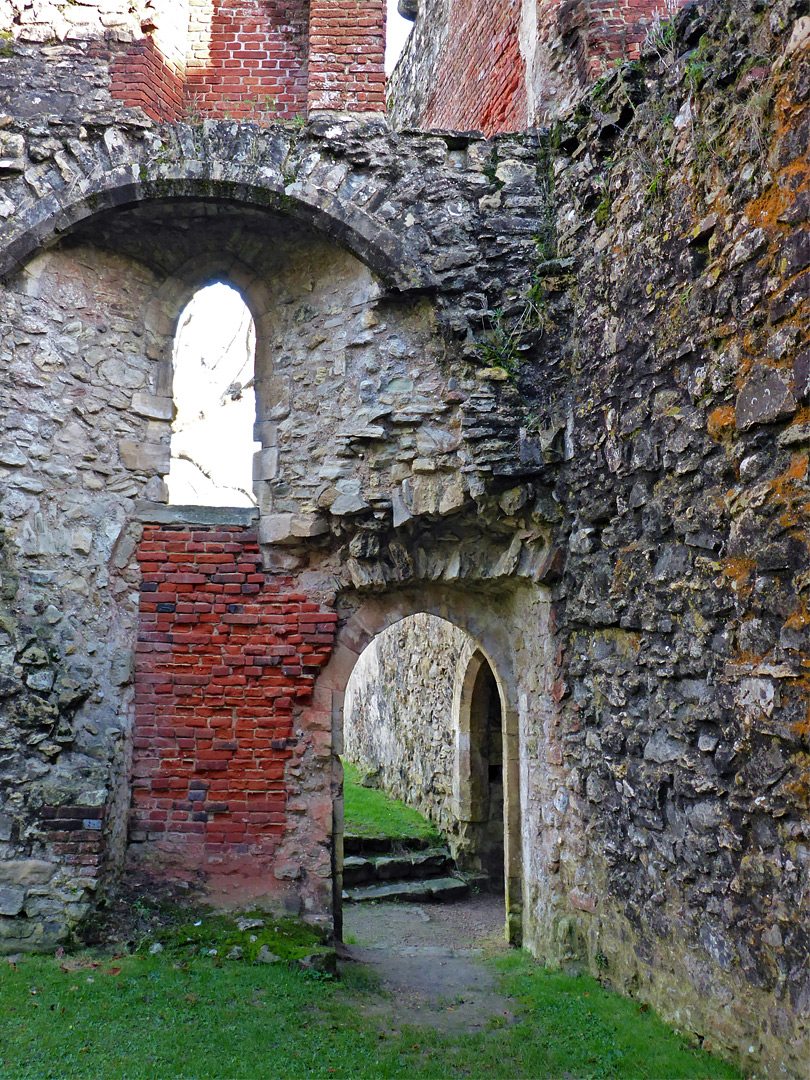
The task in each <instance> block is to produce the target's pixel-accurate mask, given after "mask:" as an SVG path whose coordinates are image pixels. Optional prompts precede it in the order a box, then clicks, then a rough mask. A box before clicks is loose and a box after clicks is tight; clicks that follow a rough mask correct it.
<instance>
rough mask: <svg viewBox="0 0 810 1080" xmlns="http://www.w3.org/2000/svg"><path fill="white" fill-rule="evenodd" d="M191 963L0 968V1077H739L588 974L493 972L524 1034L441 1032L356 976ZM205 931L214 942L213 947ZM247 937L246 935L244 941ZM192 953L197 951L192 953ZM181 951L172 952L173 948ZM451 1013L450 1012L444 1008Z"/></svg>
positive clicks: (65, 960) (153, 958) (88, 957)
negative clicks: (404, 1022) (403, 1022)
mask: <svg viewBox="0 0 810 1080" xmlns="http://www.w3.org/2000/svg"><path fill="white" fill-rule="evenodd" d="M201 925H202V929H200V928H198V930H199V934H198V937H197V939H196V940H195V942H194V943H193V945H192V946H190V951H189V954H188V955H187V956H186V958H183V957H182V956H181V955H180V954H179V952H178V949H179V946H177V947H172V946H171V944H169V945H168V946H167V948H166V949H165V951H164V952H163V953H161V954H160V955H150V954H149V953H148V949H147V948H146V947H145V945H144V947H143V948H142V951H141V953H139V954H135V955H127V956H121V957H118V958H111V957H109V956H107V957H105V956H103V955H101V954H96V955H93V954H90V953H85V954H81V955H76V956H70V957H62V958H61V959H57V958H54V957H26V958H23V959H18V960H17V962H16V964H10V963H6V961H0V1017H1V1018H2V1019H1V1020H0V1076H1V1077H3V1078H4V1080H6V1078H8V1080H11V1078H14V1080H33V1078H37V1080H40V1078H46V1077H47V1078H54V1080H57V1078H58V1080H83V1078H88V1080H89V1078H93V1080H97V1078H101V1077H103V1078H104V1080H180V1078H187V1080H190V1078H195V1080H197V1078H199V1080H254V1078H255V1080H272V1078H276V1077H284V1078H286V1077H290V1078H297V1077H324V1078H328V1077H355V1078H365V1077H368V1078H369V1080H371V1078H375V1080H376V1078H384V1077H426V1078H427V1077H430V1078H434V1077H435V1078H437V1080H439V1078H441V1080H446V1078H449V1077H463V1076H470V1077H487V1078H489V1077H494V1078H504V1080H506V1078H517V1077H529V1078H532V1080H541V1078H544V1077H549V1078H551V1077H561V1076H566V1077H568V1078H570V1080H574V1078H586V1077H593V1078H597V1077H606V1078H607V1077H616V1078H622V1077H624V1078H628V1080H629V1078H634V1080H635V1078H638V1080H643V1078H650V1080H666V1078H673V1080H675V1078H678V1080H686V1078H688V1077H689V1078H695V1080H698V1078H715V1077H716V1078H721V1077H727V1078H734V1077H739V1076H740V1074H739V1073H738V1072H737V1071H736V1070H735V1069H734V1068H732V1067H731V1066H729V1065H725V1064H723V1063H722V1062H718V1061H717V1060H716V1059H713V1058H710V1057H709V1056H708V1055H706V1054H703V1053H702V1052H700V1051H697V1050H694V1049H692V1048H691V1047H690V1046H688V1045H687V1043H686V1042H685V1041H684V1040H683V1039H681V1038H680V1037H679V1036H677V1035H675V1034H673V1033H672V1032H671V1031H670V1030H669V1029H668V1028H666V1027H665V1026H664V1025H663V1024H662V1023H661V1022H660V1021H659V1020H658V1019H657V1018H656V1017H655V1016H654V1014H653V1013H652V1012H650V1011H647V1010H645V1009H644V1008H643V1007H640V1006H639V1005H638V1003H637V1002H632V1001H627V1000H625V999H623V998H620V997H617V996H616V995H614V994H611V993H609V992H608V991H606V990H604V989H603V988H602V987H601V986H600V985H599V984H598V983H597V982H596V981H595V980H593V979H590V978H585V977H583V978H572V977H568V976H563V975H558V974H552V973H549V972H546V971H543V970H542V969H540V968H539V967H538V966H537V965H536V964H535V963H533V962H532V961H531V960H530V959H529V958H527V957H526V956H525V955H523V954H521V953H513V954H510V955H509V956H507V957H501V958H500V959H499V960H497V961H493V962H494V963H496V964H497V966H498V967H499V969H500V971H501V973H502V978H503V989H504V991H505V992H506V993H507V994H510V995H513V997H514V999H515V1005H514V1011H515V1012H516V1013H517V1014H518V1015H519V1016H520V1020H519V1022H518V1023H516V1024H514V1025H512V1026H510V1027H503V1026H499V1019H500V1018H498V1017H494V1018H493V1021H492V1024H491V1028H490V1030H488V1031H482V1032H478V1033H476V1034H468V1033H459V1034H452V1035H447V1034H438V1033H437V1032H436V1031H434V1030H431V1029H427V1028H413V1027H410V1028H408V1027H399V1026H398V1025H397V1023H396V1002H395V1001H391V1002H390V1003H389V1006H390V1011H389V1009H388V1008H386V1007H384V1008H383V1010H382V1012H380V996H379V994H378V993H377V992H376V991H375V989H374V987H373V986H371V985H370V984H369V982H368V980H367V977H365V976H364V974H363V972H362V971H361V972H355V973H353V974H351V975H348V976H346V977H345V978H344V979H343V980H341V981H334V980H327V979H324V978H323V977H314V976H312V975H307V974H306V973H305V972H303V971H299V970H296V969H294V968H292V967H289V966H287V965H286V964H284V963H277V964H251V963H249V962H247V961H245V960H242V961H227V960H224V959H222V958H221V957H220V956H217V957H211V956H209V955H201V953H202V952H203V951H204V949H205V946H206V942H205V941H204V938H205V934H206V930H205V927H206V923H205V921H203V923H202V924H201ZM220 932H221V930H217V929H216V928H214V929H213V930H212V934H213V937H212V939H211V940H214V941H216V942H219V941H220V940H221V939H220V938H219V937H218V936H217V935H218V934H219V933H220ZM245 935H246V936H249V932H248V931H245ZM201 942H202V944H201ZM180 951H182V950H180ZM448 1007H452V1005H448Z"/></svg>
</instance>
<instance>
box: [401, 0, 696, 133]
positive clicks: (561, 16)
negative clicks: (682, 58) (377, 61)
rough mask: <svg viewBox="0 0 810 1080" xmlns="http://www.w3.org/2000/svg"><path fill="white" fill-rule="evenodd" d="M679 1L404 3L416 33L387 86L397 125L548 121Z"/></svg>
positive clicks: (512, 127)
mask: <svg viewBox="0 0 810 1080" xmlns="http://www.w3.org/2000/svg"><path fill="white" fill-rule="evenodd" d="M685 3H686V0H669V2H667V0H633V2H631V3H627V2H619V0H567V2H563V3H560V2H559V0H499V2H497V3H491V2H489V0H409V2H407V3H406V4H404V5H403V4H401V5H400V9H401V10H404V13H405V15H406V17H408V18H413V20H414V27H413V30H412V32H411V35H410V37H409V39H408V41H407V43H406V46H405V50H404V52H403V55H402V57H401V59H400V61H399V63H398V64H397V67H396V69H395V71H394V73H393V75H392V77H391V78H390V80H389V87H388V107H389V110H390V114H391V119H392V122H393V123H394V124H395V125H396V126H397V127H403V128H405V127H414V128H425V127H439V128H451V129H462V130H468V129H470V128H475V129H479V130H481V131H484V132H486V133H487V134H491V133H492V132H495V131H517V130H524V129H526V128H527V127H530V126H532V125H534V124H547V123H549V122H550V120H552V119H553V118H555V117H558V116H562V115H563V114H564V113H565V112H566V111H568V110H570V109H571V107H572V106H573V105H574V104H575V102H576V101H577V99H578V98H579V97H580V96H581V95H582V92H583V90H584V89H585V87H586V86H588V85H590V84H592V83H594V82H595V81H596V80H597V79H598V78H599V77H600V76H602V75H604V74H605V73H607V72H608V71H610V69H611V68H612V67H615V66H616V65H617V64H619V63H622V62H625V63H627V62H633V61H635V60H637V59H638V57H639V55H640V52H641V49H642V47H643V44H644V41H645V39H646V37H647V33H648V31H649V30H650V29H651V28H652V27H653V26H654V23H655V20H656V17H659V18H661V17H663V18H664V21H666V19H667V18H668V17H669V15H670V14H672V12H673V11H675V10H677V9H678V8H680V7H683V5H684V4H685Z"/></svg>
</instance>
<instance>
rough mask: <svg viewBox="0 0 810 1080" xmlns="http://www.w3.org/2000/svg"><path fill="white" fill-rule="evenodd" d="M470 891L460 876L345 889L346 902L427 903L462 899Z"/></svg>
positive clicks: (392, 882) (390, 882) (381, 883)
mask: <svg viewBox="0 0 810 1080" xmlns="http://www.w3.org/2000/svg"><path fill="white" fill-rule="evenodd" d="M469 891H470V886H469V884H468V883H467V882H466V881H464V879H463V878H459V877H440V878H429V879H428V880H426V881H389V882H380V883H378V884H373V885H361V886H359V887H358V888H356V889H344V890H343V899H344V901H345V902H346V903H351V904H357V903H361V902H362V901H372V900H412V901H414V902H420V903H425V902H426V901H431V900H460V899H462V897H465V896H466V895H467V894H468V893H469Z"/></svg>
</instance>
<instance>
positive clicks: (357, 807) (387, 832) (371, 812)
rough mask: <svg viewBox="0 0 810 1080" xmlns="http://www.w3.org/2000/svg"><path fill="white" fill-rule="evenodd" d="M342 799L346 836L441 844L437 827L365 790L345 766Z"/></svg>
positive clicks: (399, 804)
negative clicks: (423, 840) (422, 839)
mask: <svg viewBox="0 0 810 1080" xmlns="http://www.w3.org/2000/svg"><path fill="white" fill-rule="evenodd" d="M343 772H344V779H343V799H344V805H345V815H346V817H345V825H344V830H345V831H346V832H347V833H355V834H356V835H357V836H390V837H392V838H393V839H396V840H403V839H406V838H408V837H411V836H418V837H422V838H424V839H427V840H439V832H438V830H437V829H436V826H435V825H433V824H432V823H431V822H429V821H428V820H427V819H426V818H424V817H422V815H421V814H420V813H418V812H417V811H416V810H412V809H411V808H410V807H409V806H406V805H405V803H402V802H399V801H398V800H397V799H391V798H389V796H388V795H384V794H383V793H382V792H381V791H377V790H376V788H367V787H363V786H362V785H361V784H360V782H359V781H360V773H359V772H358V770H357V769H356V768H355V767H354V765H350V764H349V762H347V761H344V762H343Z"/></svg>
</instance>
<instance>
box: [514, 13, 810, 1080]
mask: <svg viewBox="0 0 810 1080" xmlns="http://www.w3.org/2000/svg"><path fill="white" fill-rule="evenodd" d="M808 14H810V13H809V12H808V7H807V5H806V4H798V3H794V4H774V5H769V6H767V7H765V8H762V9H757V11H756V12H754V11H747V10H746V11H743V10H741V9H740V7H739V5H736V4H731V3H729V4H723V3H720V4H698V5H697V6H696V7H694V8H691V9H686V10H685V11H684V13H683V15H682V17H681V18H680V19H679V20H678V23H677V27H678V34H677V38H676V40H675V41H674V42H673V46H672V49H671V50H670V51H669V53H668V54H666V55H658V54H655V53H653V54H650V55H648V56H647V58H646V66H645V67H644V68H643V69H642V70H641V71H636V70H634V69H632V68H627V69H624V70H623V71H617V72H614V73H613V74H612V75H611V76H610V77H609V79H608V81H607V82H606V83H604V84H602V85H601V86H600V87H598V88H597V89H596V90H595V91H594V93H593V95H592V96H591V97H590V98H589V99H586V100H585V102H584V103H583V105H582V107H581V108H580V110H579V111H578V112H577V113H576V114H575V115H574V116H573V117H571V118H569V119H568V120H567V121H566V122H565V123H564V124H561V125H560V127H559V128H558V129H556V131H555V132H554V133H553V141H554V143H555V144H556V145H557V146H558V147H559V152H558V153H556V154H555V155H554V156H553V159H552V162H551V170H552V173H553V176H554V197H555V201H556V204H557V207H558V210H557V215H556V230H557V252H556V254H557V255H558V260H557V261H556V262H555V263H553V264H551V265H549V266H548V267H547V268H544V273H547V274H548V277H547V278H545V280H546V285H545V288H544V294H543V301H542V303H543V311H544V317H545V319H546V331H545V335H544V341H543V345H542V346H541V349H540V351H539V353H538V356H537V362H536V366H535V367H534V372H535V374H534V375H532V373H531V369H532V365H531V363H530V364H528V365H527V366H526V368H524V380H525V381H524V383H523V385H524V386H525V389H526V392H527V393H529V394H533V395H534V397H535V401H536V407H537V410H538V411H537V413H536V415H535V417H534V418H533V421H532V423H533V426H535V425H536V428H537V430H538V431H540V432H543V433H544V435H543V439H544V441H545V442H546V444H547V445H548V444H549V441H550V442H551V446H552V447H553V446H554V443H553V432H554V431H555V430H556V431H557V432H558V437H559V442H558V444H557V445H558V454H559V463H558V464H557V465H555V466H553V470H554V471H555V472H556V474H557V476H558V481H557V486H556V496H557V498H558V500H559V505H560V506H562V507H564V508H565V514H566V527H565V534H566V536H567V556H566V564H565V570H564V574H563V578H562V581H561V583H560V585H559V586H558V588H557V590H556V603H555V607H554V625H555V628H556V636H557V642H558V646H559V648H560V656H559V660H560V673H561V682H560V683H559V685H558V686H557V687H555V689H554V693H553V695H552V696H553V697H555V698H556V699H557V700H558V701H559V707H558V717H557V721H556V727H555V735H556V738H555V742H556V746H555V747H550V748H549V749H550V751H551V752H552V754H553V755H554V758H555V759H556V761H557V762H558V770H559V777H560V789H561V793H560V797H559V799H557V798H555V799H554V801H553V810H552V809H551V808H549V807H548V804H546V805H545V806H544V808H543V820H544V827H543V832H544V835H545V836H546V837H547V838H548V839H549V841H550V840H551V835H552V833H556V834H557V835H558V836H559V838H560V841H561V843H562V847H561V850H560V854H559V859H557V857H556V856H554V857H553V858H552V857H551V852H550V853H549V862H548V863H547V864H546V867H545V869H543V868H538V869H537V871H536V872H535V871H532V873H531V874H530V880H531V881H532V884H531V885H530V886H529V888H530V889H537V893H536V901H535V906H534V909H535V913H536V916H537V918H538V924H537V928H536V931H535V933H534V935H533V948H535V949H536V950H537V951H538V953H539V954H540V955H542V956H546V957H549V958H552V959H556V960H559V959H560V958H562V957H564V956H566V955H570V956H573V955H576V953H577V950H583V949H584V950H585V951H586V952H587V953H588V955H589V957H590V962H591V964H592V965H593V966H594V969H595V964H596V959H597V957H596V953H597V952H598V953H599V956H600V958H601V960H600V962H601V963H602V965H603V966H602V970H603V973H604V974H606V976H607V977H608V978H610V979H611V980H612V981H613V982H614V984H615V985H617V986H619V987H622V988H632V989H633V990H634V992H637V993H640V994H642V995H644V996H647V997H648V998H649V999H650V1000H653V1001H655V1002H656V1004H657V1005H658V1007H660V1008H663V1010H664V1012H665V1014H666V1015H667V1016H669V1017H671V1018H674V1019H676V1020H677V1022H678V1023H679V1024H680V1025H682V1026H685V1027H688V1028H690V1029H691V1030H693V1031H703V1032H711V1034H710V1035H708V1036H707V1042H708V1043H709V1044H711V1045H714V1046H721V1047H732V1046H736V1047H738V1048H742V1051H743V1055H745V1053H746V1052H747V1046H750V1045H753V1046H754V1047H755V1048H756V1049H755V1051H754V1055H755V1056H756V1055H759V1056H760V1057H762V1058H766V1059H767V1060H769V1061H770V1062H772V1063H774V1066H773V1067H774V1069H776V1068H778V1067H781V1066H780V1063H783V1064H784V1068H785V1069H787V1071H788V1072H791V1073H794V1074H796V1075H800V1074H801V1072H802V1070H803V1069H804V1067H805V1066H804V1062H806V1060H807V1054H808V1031H809V1028H810V983H808V969H807V957H808V955H810V940H808V926H810V918H808V906H807V905H808V893H807V887H806V882H807V873H808V867H809V866H810V863H809V862H808V859H810V845H808V839H809V838H808V826H809V825H810V794H809V790H810V789H809V788H808V764H809V763H810V757H809V756H808V752H809V751H810V747H809V746H808V740H807V730H808V729H807V717H808V707H809V706H810V696H809V694H808V684H807V665H808V656H807V639H806V633H805V623H806V615H805V606H806V605H805V574H806V567H807V559H808V543H810V536H808V525H807V517H806V506H807V444H806V424H807V413H806V400H807V383H806V369H807V349H808V341H810V322H809V321H808V320H810V305H808V292H807V284H806V279H807V275H808V273H810V270H808V267H809V266H810V254H809V252H810V249H809V248H808V245H807V241H808V235H810V234H809V233H808V205H807V199H806V190H807V186H808V167H809V166H808V160H807V146H808V140H807V130H808V122H809V121H808V100H810V95H809V92H808V86H809V85H810V84H808V72H809V71H810V68H809V67H808V63H809V59H808V57H809V55H810V54H808V44H809V43H810V19H808ZM732 57H735V58H736V59H732ZM566 275H570V277H566ZM532 757H534V755H532ZM582 822H584V823H586V828H585V829H584V830H583V829H582V828H581V823H582ZM569 837H572V838H573V840H574V844H573V846H569V844H570V841H569ZM555 878H556V879H557V880H558V881H560V880H564V881H565V888H564V889H562V890H560V889H559V885H553V881H554V879H555ZM605 965H606V967H605ZM743 999H744V1001H745V1005H742V1004H741V1002H742V1001H743ZM754 1029H756V1035H755V1036H752V1038H751V1041H750V1043H747V1042H746V1040H747V1035H744V1034H743V1032H745V1031H748V1032H751V1031H753V1030H754Z"/></svg>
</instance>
